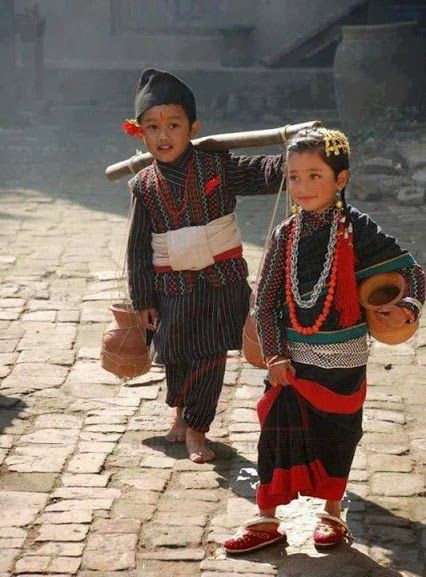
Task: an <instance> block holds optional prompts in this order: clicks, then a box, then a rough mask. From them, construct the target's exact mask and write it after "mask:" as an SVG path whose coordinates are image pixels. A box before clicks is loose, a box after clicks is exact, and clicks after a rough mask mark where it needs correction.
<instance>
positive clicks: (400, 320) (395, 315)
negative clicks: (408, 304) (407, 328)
mask: <svg viewBox="0 0 426 577" xmlns="http://www.w3.org/2000/svg"><path fill="white" fill-rule="evenodd" d="M376 315H377V316H378V317H379V319H380V320H381V321H382V322H383V323H385V324H386V325H388V326H390V327H402V325H405V323H406V322H407V319H408V317H407V315H406V313H405V312H404V309H402V308H401V307H398V306H396V305H383V306H381V307H379V308H378V309H377V310H376Z"/></svg>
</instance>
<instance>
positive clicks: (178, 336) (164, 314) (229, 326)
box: [153, 280, 250, 364]
mask: <svg viewBox="0 0 426 577" xmlns="http://www.w3.org/2000/svg"><path fill="white" fill-rule="evenodd" d="M249 297H250V288H249V286H248V284H247V282H246V281H245V280H243V281H238V282H235V283H234V284H228V285H225V286H223V287H215V286H211V285H210V284H209V283H208V282H199V283H198V284H197V286H196V287H195V289H194V290H193V291H192V292H190V293H187V294H185V295H171V296H168V295H159V296H158V299H157V308H158V313H159V318H160V322H159V326H158V328H157V331H156V332H155V334H154V338H153V342H154V348H155V351H156V357H155V358H156V361H157V362H159V363H164V364H169V363H173V364H175V363H181V362H182V363H186V362H187V361H189V360H191V359H202V358H205V357H208V356H216V355H220V354H222V353H223V351H227V350H236V349H241V346H242V342H241V338H242V327H243V325H244V321H245V319H246V316H247V313H248V309H249Z"/></svg>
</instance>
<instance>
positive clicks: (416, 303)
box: [398, 297, 423, 317]
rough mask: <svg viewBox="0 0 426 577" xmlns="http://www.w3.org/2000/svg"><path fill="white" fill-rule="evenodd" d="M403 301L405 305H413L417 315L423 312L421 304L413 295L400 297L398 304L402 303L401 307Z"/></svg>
mask: <svg viewBox="0 0 426 577" xmlns="http://www.w3.org/2000/svg"><path fill="white" fill-rule="evenodd" d="M404 303H406V304H407V305H412V306H413V307H415V308H416V309H417V310H418V313H419V317H420V316H421V314H422V312H423V305H422V303H421V302H420V301H419V300H418V299H415V298H414V297H404V298H403V299H401V300H400V301H399V303H398V304H400V305H402V307H403V306H404Z"/></svg>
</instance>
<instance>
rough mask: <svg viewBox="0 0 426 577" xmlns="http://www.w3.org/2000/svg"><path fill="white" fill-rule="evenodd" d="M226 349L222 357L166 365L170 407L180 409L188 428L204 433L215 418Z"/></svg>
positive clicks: (167, 400)
mask: <svg viewBox="0 0 426 577" xmlns="http://www.w3.org/2000/svg"><path fill="white" fill-rule="evenodd" d="M225 365H226V352H225V353H223V355H221V356H216V357H205V358H202V359H194V360H192V361H188V362H186V363H180V364H173V365H172V364H166V378H167V398H166V403H167V404H168V405H169V406H170V407H181V408H183V420H184V421H185V423H186V424H187V425H188V427H190V428H191V429H194V430H195V431H200V432H207V431H208V430H209V428H210V425H211V423H212V421H213V419H214V417H215V413H216V407H217V403H218V401H219V396H220V392H221V390H222V386H223V379H224V376H225Z"/></svg>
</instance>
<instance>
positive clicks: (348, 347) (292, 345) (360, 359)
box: [287, 335, 368, 369]
mask: <svg viewBox="0 0 426 577" xmlns="http://www.w3.org/2000/svg"><path fill="white" fill-rule="evenodd" d="M287 345H288V350H289V356H290V359H291V360H292V361H295V362H296V363H303V364H305V365H316V366H317V367H321V368H323V369H350V368H354V367H362V366H363V365H365V364H366V363H367V360H368V344H367V336H366V335H363V336H362V337H358V338H356V339H351V340H349V341H346V342H344V343H332V344H329V345H327V344H318V345H317V344H312V343H301V342H294V341H289V342H288V343H287Z"/></svg>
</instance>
